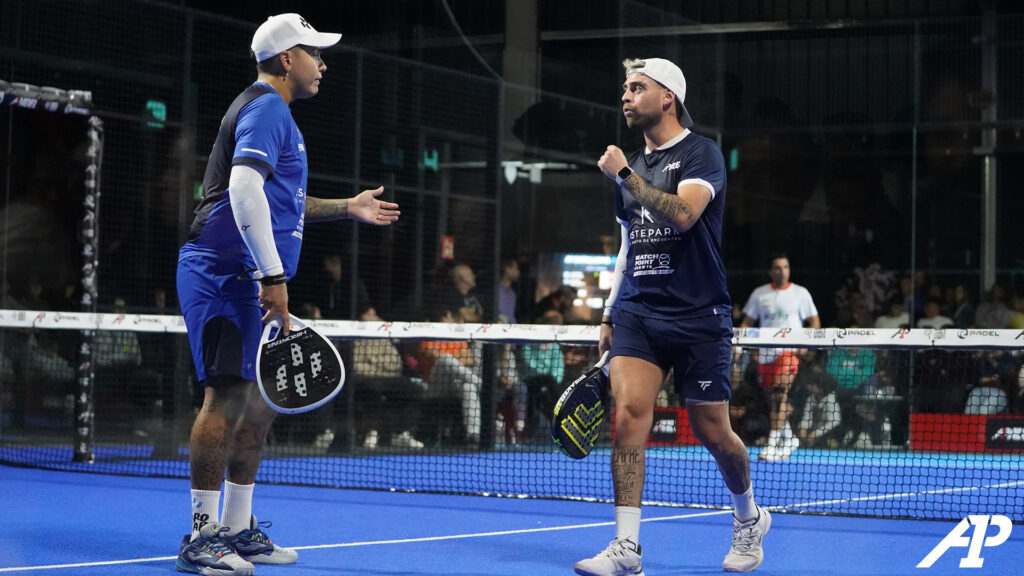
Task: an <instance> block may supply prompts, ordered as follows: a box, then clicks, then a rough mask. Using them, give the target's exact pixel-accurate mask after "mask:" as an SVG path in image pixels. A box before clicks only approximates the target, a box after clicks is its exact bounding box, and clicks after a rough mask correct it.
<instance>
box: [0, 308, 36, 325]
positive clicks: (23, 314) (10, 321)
mask: <svg viewBox="0 0 1024 576" xmlns="http://www.w3.org/2000/svg"><path fill="white" fill-rule="evenodd" d="M36 314H37V313H35V312H32V311H30V310H0V322H2V323H3V326H4V327H6V328H31V327H32V322H33V321H34V320H35V315H36Z"/></svg>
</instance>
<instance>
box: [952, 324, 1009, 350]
mask: <svg viewBox="0 0 1024 576" xmlns="http://www.w3.org/2000/svg"><path fill="white" fill-rule="evenodd" d="M946 332H947V333H948V334H947V335H946V338H947V340H949V341H950V343H953V342H955V343H956V344H955V345H956V346H971V347H977V348H1024V331H1018V330H984V329H975V328H971V329H966V328H960V329H950V330H946ZM936 345H938V343H936Z"/></svg>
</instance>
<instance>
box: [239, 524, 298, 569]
mask: <svg viewBox="0 0 1024 576" xmlns="http://www.w3.org/2000/svg"><path fill="white" fill-rule="evenodd" d="M271 525H272V524H271V523H270V522H259V521H257V520H256V516H255V515H253V516H252V517H250V519H249V529H248V530H242V531H241V532H239V533H238V534H235V535H234V536H228V537H227V538H226V541H227V543H228V544H230V545H231V547H232V548H233V549H234V550H235V552H237V553H238V555H239V556H241V557H242V558H244V559H245V560H247V561H249V562H252V563H253V564H294V563H295V561H296V560H298V559H299V553H298V552H296V551H295V550H293V549H291V548H282V547H280V546H278V545H277V544H274V542H273V541H272V540H271V539H270V537H269V536H267V533H266V532H264V531H263V529H264V528H270V526H271ZM250 574H251V572H250Z"/></svg>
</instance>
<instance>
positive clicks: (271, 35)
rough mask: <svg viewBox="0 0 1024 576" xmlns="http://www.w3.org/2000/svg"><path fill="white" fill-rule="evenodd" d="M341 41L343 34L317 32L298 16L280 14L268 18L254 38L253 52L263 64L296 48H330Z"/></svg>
mask: <svg viewBox="0 0 1024 576" xmlns="http://www.w3.org/2000/svg"><path fill="white" fill-rule="evenodd" d="M338 40H341V34H331V33H328V32H317V31H316V29H315V28H313V27H312V26H311V25H310V24H309V22H306V19H305V18H303V17H302V16H299V15H298V14H278V15H277V16H271V17H270V18H267V21H266V22H264V23H263V24H262V25H260V27H259V28H258V29H257V30H256V34H253V37H252V51H253V53H254V54H255V55H256V61H257V62H263V61H264V60H266V59H267V58H271V57H273V56H275V55H277V54H280V53H281V52H284V51H285V50H288V49H290V48H294V47H296V46H300V45H301V46H312V47H315V48H328V47H331V46H334V45H335V44H337V43H338Z"/></svg>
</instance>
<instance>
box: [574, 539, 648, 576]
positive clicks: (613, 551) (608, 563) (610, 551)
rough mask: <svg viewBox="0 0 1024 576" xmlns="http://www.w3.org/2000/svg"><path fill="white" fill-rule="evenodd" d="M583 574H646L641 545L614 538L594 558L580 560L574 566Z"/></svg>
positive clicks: (615, 575)
mask: <svg viewBox="0 0 1024 576" xmlns="http://www.w3.org/2000/svg"><path fill="white" fill-rule="evenodd" d="M573 570H575V571H576V573H577V574H582V575H583V576H644V569H643V564H642V562H641V554H640V545H639V544H637V543H636V542H633V541H632V540H628V539H622V540H612V542H611V544H608V547H607V548H605V549H604V550H602V551H601V553H600V554H598V555H597V556H594V557H593V558H587V559H586V560H580V561H579V562H577V563H576V565H575V566H573Z"/></svg>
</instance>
